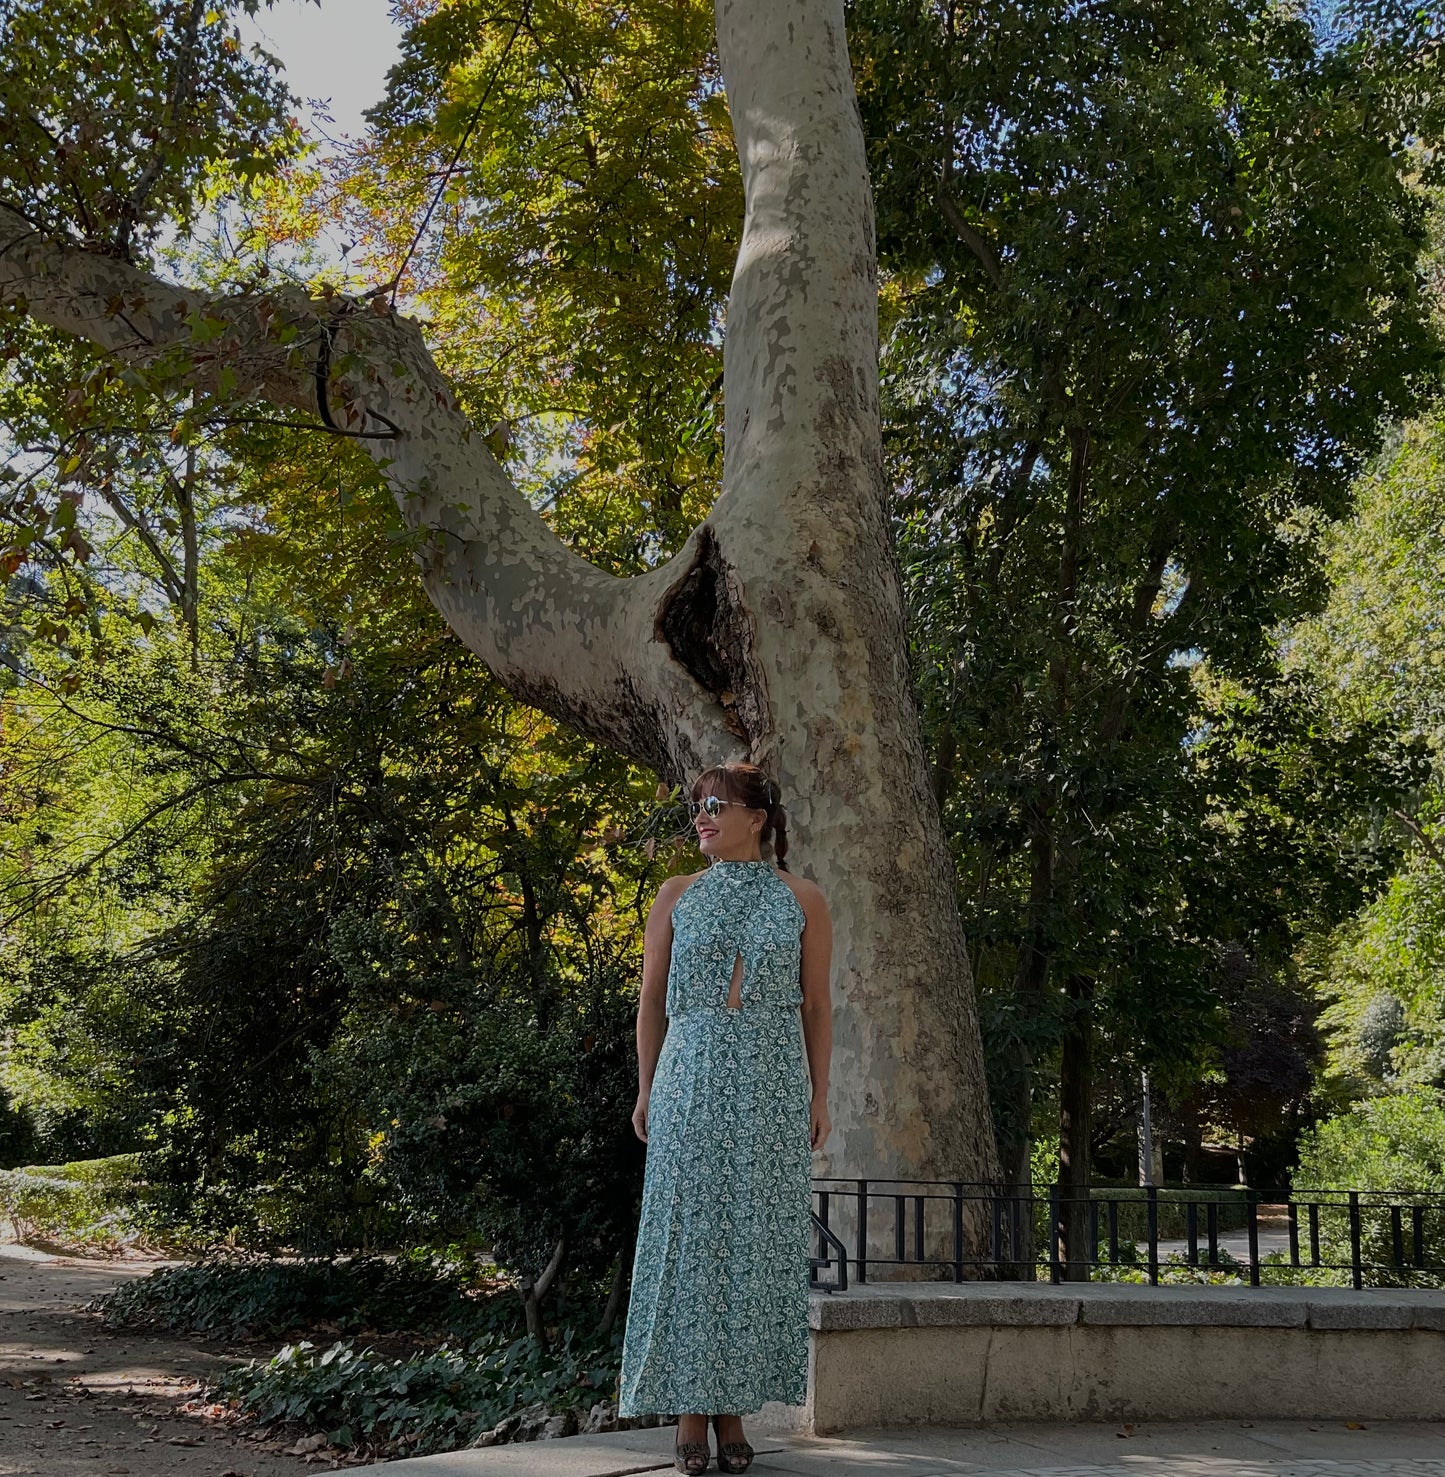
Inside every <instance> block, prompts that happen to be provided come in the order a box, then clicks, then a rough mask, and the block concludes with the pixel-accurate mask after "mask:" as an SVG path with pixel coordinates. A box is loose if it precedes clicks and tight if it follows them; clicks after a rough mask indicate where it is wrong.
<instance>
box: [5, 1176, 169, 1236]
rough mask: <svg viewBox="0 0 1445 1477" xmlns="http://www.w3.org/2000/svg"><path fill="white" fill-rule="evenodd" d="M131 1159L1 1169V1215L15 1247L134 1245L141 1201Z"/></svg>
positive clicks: (141, 1190)
mask: <svg viewBox="0 0 1445 1477" xmlns="http://www.w3.org/2000/svg"><path fill="white" fill-rule="evenodd" d="M145 1189H146V1187H145V1184H144V1182H143V1181H142V1180H141V1179H140V1177H139V1171H138V1166H137V1158H136V1156H135V1155H134V1154H115V1155H112V1156H111V1157H110V1158H108V1159H79V1160H74V1161H72V1162H71V1163H69V1164H29V1165H25V1166H24V1167H22V1168H20V1169H0V1213H3V1214H4V1215H5V1217H6V1218H7V1219H8V1220H9V1222H10V1227H11V1230H12V1232H13V1233H14V1236H15V1239H16V1240H17V1241H48V1242H58V1243H64V1244H68V1245H116V1244H120V1243H127V1242H134V1241H136V1240H137V1239H139V1233H138V1231H137V1227H136V1211H137V1209H138V1207H139V1205H140V1204H141V1202H142V1200H143V1198H144V1195H145Z"/></svg>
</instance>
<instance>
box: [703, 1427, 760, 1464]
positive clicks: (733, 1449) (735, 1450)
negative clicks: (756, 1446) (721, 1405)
mask: <svg viewBox="0 0 1445 1477" xmlns="http://www.w3.org/2000/svg"><path fill="white" fill-rule="evenodd" d="M712 1428H713V1430H714V1431H715V1432H717V1469H718V1471H719V1472H746V1471H747V1469H748V1468H749V1467H750V1466H752V1464H753V1449H752V1447H751V1446H749V1445H748V1443H747V1442H746V1441H724V1440H723V1439H722V1430H721V1428H720V1427H719V1425H718V1418H717V1416H713V1418H712Z"/></svg>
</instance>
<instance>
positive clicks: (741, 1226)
mask: <svg viewBox="0 0 1445 1477" xmlns="http://www.w3.org/2000/svg"><path fill="white" fill-rule="evenodd" d="M803 924H804V915H803V909H802V907H801V905H800V904H799V903H798V900H797V898H796V897H794V895H793V891H792V889H791V888H790V887H789V886H788V884H787V883H786V882H784V881H783V879H782V878H781V877H780V876H779V875H778V872H777V869H776V868H775V867H774V866H773V864H772V862H770V861H768V860H766V859H763V860H760V861H715V862H713V863H712V864H711V865H710V866H709V867H708V869H707V871H706V872H704V873H703V875H702V876H701V877H699V878H698V879H697V880H696V881H695V882H692V883H690V884H689V885H688V887H687V888H686V889H685V890H684V892H683V894H682V896H681V897H680V898H679V899H678V901H677V903H676V904H675V905H674V907H673V911H672V928H673V935H672V961H671V964H670V966H669V968H668V975H667V1016H668V1028H667V1034H666V1036H665V1037H664V1038H663V1044H662V1051H661V1053H660V1055H659V1057H658V1061H657V1070H656V1072H655V1074H654V1076H653V1082H652V1093H651V1096H650V1098H649V1100H648V1133H647V1137H648V1142H647V1168H646V1174H645V1178H644V1182H643V1191H642V1216H641V1220H640V1222H639V1226H638V1233H637V1250H636V1253H635V1255H634V1258H633V1264H632V1296H631V1301H630V1303H629V1305H628V1310H627V1328H626V1331H625V1334H624V1337H623V1350H622V1379H621V1389H620V1394H619V1399H618V1405H617V1411H618V1414H619V1415H624V1416H627V1415H642V1414H645V1413H648V1412H658V1413H665V1414H670V1415H680V1414H683V1413H686V1412H691V1411H703V1412H707V1413H711V1412H728V1411H737V1412H739V1413H745V1412H749V1411H755V1410H757V1409H759V1408H760V1407H761V1406H762V1405H763V1404H764V1403H765V1402H766V1401H770V1400H778V1401H782V1402H784V1403H786V1404H789V1405H801V1404H803V1402H804V1401H805V1400H806V1398H807V1393H806V1392H807V1377H808V1280H809V1252H810V1249H811V1248H810V1237H809V1227H810V1221H809V1216H808V1212H809V1209H810V1206H811V1180H810V1176H811V1172H812V1150H811V1147H810V1144H809V1138H810V1135H811V1130H812V1118H811V1102H812V1092H811V1087H810V1084H809V1078H808V1071H807V1057H806V1052H805V1050H804V1044H803V1031H802V1016H801V1012H800V1010H799V1007H800V1006H801V1004H802V998H803V992H802V981H801V977H800V965H801V962H802V932H803ZM739 954H741V955H742V959H743V976H742V983H741V986H740V987H739V996H740V999H741V1002H742V1003H741V1006H740V1007H739V1006H733V1007H729V1006H728V1004H727V999H728V993H729V987H730V985H731V983H732V976H733V969H734V964H735V960H736V958H737V956H738V955H739Z"/></svg>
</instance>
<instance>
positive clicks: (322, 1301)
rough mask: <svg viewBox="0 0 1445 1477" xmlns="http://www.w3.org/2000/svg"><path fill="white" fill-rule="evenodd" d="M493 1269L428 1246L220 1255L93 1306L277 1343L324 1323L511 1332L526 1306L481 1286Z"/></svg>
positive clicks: (168, 1325)
mask: <svg viewBox="0 0 1445 1477" xmlns="http://www.w3.org/2000/svg"><path fill="white" fill-rule="evenodd" d="M494 1271H495V1268H492V1267H490V1266H488V1267H487V1268H484V1269H483V1268H477V1267H475V1266H474V1265H472V1264H470V1263H461V1262H457V1261H455V1260H452V1259H449V1258H448V1257H446V1256H445V1255H444V1254H442V1253H437V1252H429V1251H425V1250H418V1251H414V1252H410V1253H407V1254H404V1255H403V1256H401V1257H398V1258H396V1259H391V1258H384V1257H378V1256H359V1257H352V1258H349V1259H348V1258H340V1259H330V1258H306V1259H301V1260H297V1261H277V1260H273V1259H272V1258H270V1257H265V1256H258V1255H254V1254H246V1253H241V1254H232V1253H213V1254H211V1255H210V1256H207V1257H205V1258H203V1259H202V1260H201V1261H198V1262H196V1263H194V1264H192V1265H191V1266H187V1267H165V1268H162V1269H160V1270H159V1271H156V1272H152V1273H151V1274H150V1276H148V1277H140V1278H137V1279H135V1280H134V1281H132V1282H127V1283H123V1284H122V1285H121V1286H119V1287H117V1288H115V1289H114V1290H113V1291H111V1292H108V1293H104V1294H102V1295H101V1296H100V1297H97V1298H96V1299H94V1300H93V1301H92V1303H91V1304H90V1306H91V1307H92V1308H95V1309H98V1310H99V1311H100V1312H101V1313H102V1315H103V1317H104V1320H105V1321H106V1322H107V1323H109V1324H112V1325H115V1326H121V1327H150V1328H165V1329H171V1330H174V1331H177V1332H185V1333H207V1334H219V1335H222V1336H224V1337H228V1338H267V1337H271V1338H280V1337H284V1336H285V1335H287V1334H290V1333H294V1332H295V1331H296V1330H298V1329H303V1328H312V1327H315V1326H316V1325H318V1324H328V1325H331V1326H332V1327H333V1328H334V1329H335V1330H337V1331H339V1332H342V1333H360V1332H363V1331H368V1332H373V1333H384V1332H396V1331H408V1332H418V1333H426V1332H431V1333H447V1334H460V1335H463V1336H466V1335H476V1334H479V1333H482V1332H483V1331H485V1332H489V1333H498V1334H506V1335H509V1336H510V1335H514V1334H516V1333H519V1332H520V1331H521V1321H522V1320H521V1302H520V1300H519V1299H518V1298H517V1297H516V1295H515V1293H513V1292H511V1291H510V1290H507V1291H506V1292H505V1293H500V1292H497V1291H496V1290H495V1288H490V1289H489V1288H487V1287H485V1286H484V1285H483V1281H482V1273H484V1272H494ZM488 1291H491V1293H492V1295H491V1296H487V1295H486V1293H487V1292H488Z"/></svg>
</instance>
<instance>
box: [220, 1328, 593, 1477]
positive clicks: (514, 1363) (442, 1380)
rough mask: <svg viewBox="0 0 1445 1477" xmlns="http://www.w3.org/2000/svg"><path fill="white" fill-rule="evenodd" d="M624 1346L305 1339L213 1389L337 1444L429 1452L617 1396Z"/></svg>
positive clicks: (573, 1338) (567, 1334) (566, 1334)
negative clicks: (420, 1348)
mask: <svg viewBox="0 0 1445 1477" xmlns="http://www.w3.org/2000/svg"><path fill="white" fill-rule="evenodd" d="M620 1345H621V1331H620V1330H617V1331H615V1332H614V1334H613V1335H612V1336H610V1337H608V1338H606V1339H596V1338H593V1339H582V1338H579V1337H578V1336H577V1334H576V1331H575V1330H574V1329H572V1328H567V1329H565V1330H564V1331H563V1333H562V1336H561V1338H560V1339H559V1340H558V1341H557V1342H556V1343H555V1344H554V1346H553V1348H552V1349H551V1350H550V1351H543V1350H541V1349H539V1348H538V1347H537V1345H536V1344H535V1343H533V1342H532V1341H531V1340H530V1339H527V1338H516V1339H510V1340H509V1339H506V1338H503V1337H499V1336H497V1335H491V1334H489V1335H483V1336H482V1337H480V1338H478V1339H475V1340H472V1341H470V1342H468V1343H466V1344H465V1345H462V1346H460V1347H458V1346H453V1345H450V1344H444V1345H442V1346H441V1347H440V1348H437V1349H433V1350H428V1351H426V1352H425V1353H420V1354H414V1355H412V1356H411V1357H409V1358H405V1359H388V1358H384V1357H382V1356H380V1355H378V1354H376V1353H375V1352H374V1351H373V1350H370V1349H360V1350H358V1349H357V1348H356V1347H355V1345H354V1344H353V1343H352V1342H351V1341H349V1340H344V1341H338V1342H337V1343H334V1344H332V1345H331V1346H330V1347H329V1348H327V1349H324V1350H319V1349H318V1348H317V1347H316V1345H314V1344H312V1343H309V1342H304V1341H303V1342H301V1343H296V1344H288V1345H287V1346H286V1347H285V1348H284V1349H282V1350H280V1352H279V1353H277V1354H276V1355H274V1356H273V1357H272V1358H270V1359H268V1360H264V1361H260V1360H253V1361H252V1362H251V1363H250V1364H248V1365H245V1366H244V1367H241V1368H237V1369H233V1370H229V1371H227V1373H226V1374H225V1375H223V1376H222V1377H221V1379H220V1380H219V1381H218V1382H217V1384H216V1385H215V1386H214V1388H213V1392H212V1393H213V1396H214V1397H215V1398H219V1399H223V1400H231V1401H234V1402H235V1403H236V1404H237V1405H239V1406H240V1407H241V1408H242V1409H243V1410H246V1411H248V1412H250V1413H252V1414H254V1415H256V1416H257V1417H258V1418H259V1419H260V1420H262V1421H277V1420H296V1421H302V1422H305V1423H306V1424H307V1425H309V1426H312V1427H314V1428H315V1429H317V1430H319V1431H324V1432H325V1433H326V1435H327V1439H328V1440H329V1441H330V1442H331V1444H332V1445H334V1446H364V1447H367V1448H370V1449H371V1450H372V1451H373V1452H374V1453H376V1454H388V1455H389V1454H395V1453H397V1452H399V1451H403V1450H404V1451H405V1452H407V1453H408V1454H416V1455H425V1454H427V1453H430V1452H441V1451H454V1450H456V1449H457V1448H458V1447H462V1446H466V1445H467V1444H468V1443H469V1442H471V1441H472V1440H474V1439H475V1438H476V1437H477V1436H478V1435H480V1434H481V1433H482V1432H483V1431H486V1430H488V1429H490V1428H491V1427H492V1426H495V1425H497V1424H498V1423H499V1422H501V1421H502V1420H504V1419H506V1417H508V1416H509V1415H512V1414H513V1413H515V1412H517V1411H521V1410H524V1409H526V1407H528V1406H533V1405H541V1406H545V1407H546V1408H547V1409H549V1410H551V1411H552V1412H554V1413H559V1414H560V1413H562V1412H565V1411H567V1410H581V1409H583V1408H584V1407H587V1406H590V1405H591V1404H593V1403H594V1402H595V1401H597V1400H599V1399H607V1398H611V1397H612V1395H613V1394H614V1392H615V1389H616V1383H617V1377H618V1370H619V1365H620V1357H621V1348H620Z"/></svg>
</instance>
